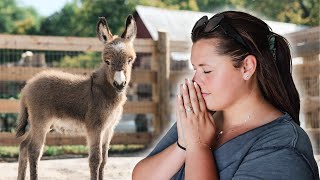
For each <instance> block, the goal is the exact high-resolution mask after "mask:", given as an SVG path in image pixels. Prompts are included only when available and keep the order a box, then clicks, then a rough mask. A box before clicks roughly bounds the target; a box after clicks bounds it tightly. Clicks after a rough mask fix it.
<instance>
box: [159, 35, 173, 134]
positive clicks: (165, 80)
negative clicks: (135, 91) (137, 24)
mask: <svg viewBox="0 0 320 180" xmlns="http://www.w3.org/2000/svg"><path fill="white" fill-rule="evenodd" d="M158 37H159V38H158V42H157V55H158V68H159V70H158V74H157V77H158V89H159V104H158V108H159V120H160V122H159V124H157V126H156V134H157V135H159V134H160V133H161V132H162V130H164V129H166V128H167V126H168V125H169V122H170V119H169V118H170V116H169V103H170V97H169V96H170V88H169V80H170V79H169V76H170V56H169V53H170V52H169V51H170V50H169V47H170V44H169V37H168V33H167V32H163V31H159V32H158Z"/></svg>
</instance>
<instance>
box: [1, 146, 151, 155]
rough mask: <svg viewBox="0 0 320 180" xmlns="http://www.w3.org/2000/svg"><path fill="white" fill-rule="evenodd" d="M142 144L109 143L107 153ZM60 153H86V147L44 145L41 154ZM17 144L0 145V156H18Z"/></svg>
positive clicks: (130, 150)
mask: <svg viewBox="0 0 320 180" xmlns="http://www.w3.org/2000/svg"><path fill="white" fill-rule="evenodd" d="M144 149H145V146H144V145H135V144H129V145H111V148H110V149H109V154H111V155H112V154H127V153H134V152H139V151H141V150H144ZM60 155H82V156H87V155H88V147H87V146H83V145H72V146H45V147H44V150H43V156H47V157H52V156H60ZM18 156H19V147H18V146H0V158H18Z"/></svg>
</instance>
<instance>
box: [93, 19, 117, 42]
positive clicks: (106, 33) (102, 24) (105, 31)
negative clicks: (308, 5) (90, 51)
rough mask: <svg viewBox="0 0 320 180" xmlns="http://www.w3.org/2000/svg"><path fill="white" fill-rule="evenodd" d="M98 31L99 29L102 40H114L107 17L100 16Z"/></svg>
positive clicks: (99, 36) (98, 34) (98, 33)
mask: <svg viewBox="0 0 320 180" xmlns="http://www.w3.org/2000/svg"><path fill="white" fill-rule="evenodd" d="M96 31H97V36H98V38H99V39H100V41H101V42H103V43H107V42H109V41H111V40H112V37H113V36H112V34H111V32H110V29H109V26H108V23H107V20H106V18H104V17H99V21H98V23H97V29H96Z"/></svg>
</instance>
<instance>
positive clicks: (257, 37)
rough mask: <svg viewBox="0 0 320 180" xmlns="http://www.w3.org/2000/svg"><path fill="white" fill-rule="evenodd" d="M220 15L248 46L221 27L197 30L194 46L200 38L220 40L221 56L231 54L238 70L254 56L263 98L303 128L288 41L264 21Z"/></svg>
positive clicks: (237, 14)
mask: <svg viewBox="0 0 320 180" xmlns="http://www.w3.org/2000/svg"><path fill="white" fill-rule="evenodd" d="M219 14H220V15H221V14H223V15H224V19H223V21H225V22H226V23H228V24H229V25H231V26H232V27H233V28H234V29H235V30H236V31H237V32H238V33H239V35H240V36H241V37H242V39H243V40H244V42H245V43H246V44H247V45H248V47H247V48H246V47H244V46H243V45H242V44H240V43H238V42H237V41H235V40H234V39H233V38H231V37H230V36H228V35H227V34H226V33H225V31H224V30H223V29H222V28H220V27H218V28H217V29H216V30H214V31H213V32H209V33H204V32H203V29H204V27H199V28H197V29H195V30H194V32H192V36H191V39H192V41H193V43H195V42H197V41H198V40H200V39H210V38H217V39H219V42H218V44H219V45H218V47H217V53H218V54H224V55H230V56H231V57H232V58H233V63H234V67H235V68H239V67H241V66H242V63H243V59H244V58H245V57H246V56H247V55H249V54H252V55H254V56H255V57H256V59H257V69H256V75H257V79H258V86H259V89H260V90H261V92H262V94H263V97H264V98H265V99H266V100H267V101H269V102H270V103H271V104H272V105H273V106H275V107H276V108H278V109H279V110H281V111H282V112H287V113H288V114H290V116H291V117H292V118H293V120H294V121H295V122H296V123H297V124H299V125H300V121H299V111H300V98H299V93H298V91H297V89H296V86H295V84H294V82H293V79H292V59H291V55H290V49H289V43H288V41H287V40H286V39H285V38H284V37H282V36H280V35H278V34H276V33H274V32H272V31H271V30H270V27H269V26H268V25H267V24H266V23H265V22H263V21H262V20H261V19H259V18H256V17H254V16H252V15H250V14H247V13H244V12H238V11H225V12H221V13H219ZM219 14H216V15H219ZM216 15H215V16H216ZM270 37H274V44H273V45H274V49H273V50H275V51H273V52H272V49H270V44H269V42H270Z"/></svg>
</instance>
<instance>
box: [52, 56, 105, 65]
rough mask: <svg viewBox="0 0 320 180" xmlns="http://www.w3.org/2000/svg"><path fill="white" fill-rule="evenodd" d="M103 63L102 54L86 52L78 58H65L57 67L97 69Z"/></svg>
mask: <svg viewBox="0 0 320 180" xmlns="http://www.w3.org/2000/svg"><path fill="white" fill-rule="evenodd" d="M100 63H101V55H100V53H95V52H86V53H84V54H80V55H78V56H73V57H71V56H65V57H63V58H62V60H61V61H60V63H58V62H55V63H54V66H55V67H73V68H96V67H97V66H98V65H99V64H100Z"/></svg>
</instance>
